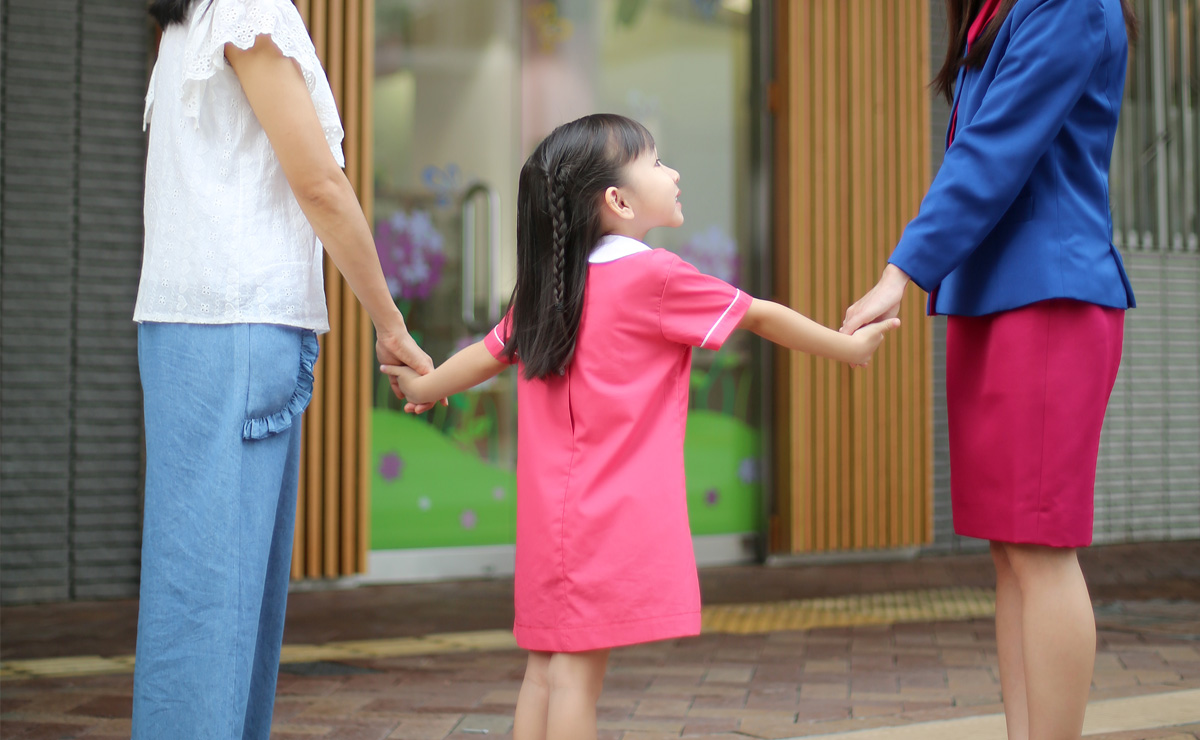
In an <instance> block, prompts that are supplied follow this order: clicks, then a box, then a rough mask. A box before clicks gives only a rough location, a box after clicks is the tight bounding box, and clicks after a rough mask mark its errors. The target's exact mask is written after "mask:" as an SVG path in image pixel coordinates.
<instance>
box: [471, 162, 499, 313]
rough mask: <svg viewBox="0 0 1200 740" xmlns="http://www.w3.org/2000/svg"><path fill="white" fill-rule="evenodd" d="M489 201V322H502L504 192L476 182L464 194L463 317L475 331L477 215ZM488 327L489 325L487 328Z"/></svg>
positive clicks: (487, 274)
mask: <svg viewBox="0 0 1200 740" xmlns="http://www.w3.org/2000/svg"><path fill="white" fill-rule="evenodd" d="M481 198H482V199H483V200H484V202H485V204H486V205H485V209H486V210H485V213H486V218H487V241H488V244H487V262H486V265H485V271H486V278H487V321H488V323H489V324H490V325H495V324H498V323H499V322H500V290H499V286H498V284H497V280H498V275H497V274H496V266H497V265H498V264H499V262H500V195H499V194H498V193H497V192H496V191H495V190H494V189H493V188H492V187H490V186H489V185H488V184H487V183H485V182H481V181H475V182H473V183H471V185H469V186H467V189H466V190H464V191H463V194H462V205H461V215H462V271H463V277H462V319H463V323H465V324H466V325H467V327H468V329H470V330H471V331H478V328H477V323H476V313H475V283H476V281H477V279H476V274H475V267H476V243H475V242H476V234H477V231H478V227H477V224H476V222H475V218H476V207H477V202H478V201H479V200H480V199H481ZM485 328H486V327H485Z"/></svg>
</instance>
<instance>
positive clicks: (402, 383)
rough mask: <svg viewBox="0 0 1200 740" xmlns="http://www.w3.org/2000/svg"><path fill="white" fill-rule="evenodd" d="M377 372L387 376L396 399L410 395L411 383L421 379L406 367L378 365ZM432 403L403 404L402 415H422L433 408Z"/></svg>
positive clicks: (415, 372) (419, 375) (414, 371)
mask: <svg viewBox="0 0 1200 740" xmlns="http://www.w3.org/2000/svg"><path fill="white" fill-rule="evenodd" d="M379 372H381V373H383V374H385V375H387V376H388V382H389V383H391V386H392V392H393V393H395V394H396V397H397V398H405V397H407V396H409V395H410V394H411V393H412V390H411V389H412V383H413V381H415V380H416V379H418V378H420V377H421V373H418V372H417V371H416V370H413V369H412V368H411V367H409V366H407V365H380V366H379ZM433 406H434V404H432V403H422V404H414V403H406V404H404V413H406V414H423V413H425V412H426V411H428V410H429V409H431V408H433Z"/></svg>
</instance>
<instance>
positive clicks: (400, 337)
mask: <svg viewBox="0 0 1200 740" xmlns="http://www.w3.org/2000/svg"><path fill="white" fill-rule="evenodd" d="M225 58H226V59H228V60H229V64H230V66H232V67H233V71H234V72H235V73H236V74H237V76H238V80H239V81H240V82H241V84H242V89H243V90H244V91H245V92H246V98H247V99H248V100H249V101H250V107H251V108H252V109H253V110H254V114H255V115H256V116H258V122H259V123H260V124H261V125H262V127H263V130H264V131H266V133H267V138H268V139H269V140H270V142H271V147H272V149H274V151H275V156H276V157H277V158H278V159H279V164H280V166H281V167H282V168H283V174H284V176H285V177H287V181H288V184H289V185H291V187H292V192H293V193H294V194H295V196H296V201H297V202H298V203H299V204H300V208H301V210H303V211H304V215H305V216H306V217H307V218H308V221H309V223H310V224H312V227H313V231H315V232H316V234H317V238H319V239H320V240H321V243H322V244H323V245H324V246H325V250H326V251H327V252H328V253H329V256H330V257H331V258H332V259H333V263H334V264H335V265H337V268H338V270H339V271H340V272H341V273H342V275H343V276H344V277H345V278H346V282H347V283H349V284H350V289H351V290H352V291H354V295H355V296H357V297H358V300H359V301H361V302H362V304H363V308H365V309H366V311H367V315H369V316H370V317H371V321H372V322H373V323H374V324H375V330H376V332H377V333H378V336H379V341H378V343H377V344H376V353H377V354H378V355H379V361H380V362H385V363H402V364H404V365H408V366H409V367H412V368H414V369H415V370H417V371H418V372H428V371H429V370H431V369H432V368H433V361H432V360H430V359H429V355H427V354H425V353H424V352H423V351H422V350H421V349H420V348H419V347H418V346H417V344H416V342H414V341H413V339H412V337H410V336H409V334H408V329H407V327H406V326H405V325H404V317H403V316H402V315H401V314H400V310H399V309H398V308H396V303H395V302H394V301H393V300H392V296H391V294H390V292H389V291H388V287H387V282H386V281H385V280H384V277H383V270H382V269H381V268H380V266H379V256H378V255H377V254H376V252H375V240H374V238H373V237H372V235H371V227H370V226H368V225H367V220H366V218H364V217H363V212H362V207H361V206H360V205H359V203H358V198H357V197H356V196H355V194H354V188H353V187H351V185H350V181H349V180H347V179H346V175H345V173H344V172H342V170H341V168H340V167H339V166H338V164H337V161H336V160H335V159H334V158H333V153H332V152H330V151H329V144H328V142H326V140H325V132H324V131H323V130H322V128H321V123H320V120H319V119H318V118H317V111H316V108H315V107H314V106H313V102H312V97H311V96H310V94H309V92H308V86H307V85H306V84H305V82H304V75H303V74H302V73H301V72H300V68H299V67H298V66H297V65H296V63H295V62H294V61H293V60H292V59H290V58H288V57H286V56H284V55H283V53H282V52H280V51H279V48H278V47H277V46H275V43H274V42H273V41H271V38H270V37H269V36H259V37H258V39H257V40H256V41H255V44H254V46H252V47H251V48H250V49H247V50H244V51H243V50H242V49H239V48H238V47H237V46H235V45H233V44H226V45H225Z"/></svg>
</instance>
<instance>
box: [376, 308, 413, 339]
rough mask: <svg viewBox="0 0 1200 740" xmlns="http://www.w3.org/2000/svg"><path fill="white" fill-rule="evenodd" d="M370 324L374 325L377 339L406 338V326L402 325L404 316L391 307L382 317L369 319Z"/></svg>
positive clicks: (398, 310)
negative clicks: (389, 337)
mask: <svg viewBox="0 0 1200 740" xmlns="http://www.w3.org/2000/svg"><path fill="white" fill-rule="evenodd" d="M371 323H372V324H374V325H375V334H376V335H377V336H379V337H388V336H395V337H404V336H408V325H407V324H405V323H404V314H402V313H400V309H399V308H397V307H396V306H395V304H393V305H392V307H391V310H390V311H385V312H384V315H382V316H379V317H375V316H372V317H371Z"/></svg>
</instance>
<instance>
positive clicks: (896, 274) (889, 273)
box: [879, 262, 912, 287]
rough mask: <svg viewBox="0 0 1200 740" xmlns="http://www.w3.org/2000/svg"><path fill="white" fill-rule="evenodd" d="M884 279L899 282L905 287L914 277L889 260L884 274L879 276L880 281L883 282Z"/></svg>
mask: <svg viewBox="0 0 1200 740" xmlns="http://www.w3.org/2000/svg"><path fill="white" fill-rule="evenodd" d="M884 281H887V282H889V283H898V284H899V285H900V287H904V286H906V285H908V284H909V283H910V282H912V278H911V277H909V276H908V273H907V272H905V271H904V270H901V269H900V268H899V267H896V266H895V265H894V264H892V263H891V262H889V263H888V264H887V266H886V267H884V268H883V275H882V276H880V278H879V282H881V283H882V282H884Z"/></svg>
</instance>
